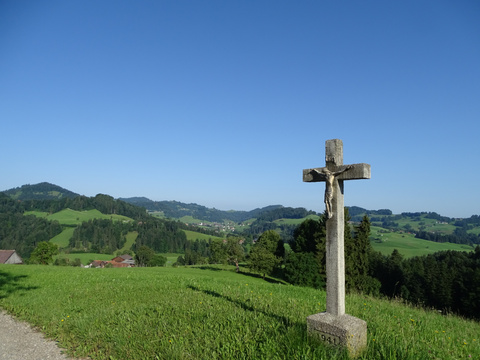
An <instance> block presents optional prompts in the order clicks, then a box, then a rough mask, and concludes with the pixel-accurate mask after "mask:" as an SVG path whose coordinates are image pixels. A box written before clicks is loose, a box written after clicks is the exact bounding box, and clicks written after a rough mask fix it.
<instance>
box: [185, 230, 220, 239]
mask: <svg viewBox="0 0 480 360" xmlns="http://www.w3.org/2000/svg"><path fill="white" fill-rule="evenodd" d="M183 231H184V232H185V234H186V235H187V240H190V241H195V240H197V239H199V240H206V241H208V240H209V239H212V240H222V239H223V238H222V237H218V236H212V235H207V234H203V233H199V232H196V231H190V230H183Z"/></svg>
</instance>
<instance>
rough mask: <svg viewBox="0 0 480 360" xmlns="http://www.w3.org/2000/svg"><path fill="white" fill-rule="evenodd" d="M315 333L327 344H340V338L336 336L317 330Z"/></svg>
mask: <svg viewBox="0 0 480 360" xmlns="http://www.w3.org/2000/svg"><path fill="white" fill-rule="evenodd" d="M315 335H316V336H317V337H318V339H319V340H321V341H322V342H324V343H326V344H328V345H334V346H336V345H340V338H339V337H338V336H335V335H332V334H328V333H326V332H323V331H318V330H317V331H316V332H315Z"/></svg>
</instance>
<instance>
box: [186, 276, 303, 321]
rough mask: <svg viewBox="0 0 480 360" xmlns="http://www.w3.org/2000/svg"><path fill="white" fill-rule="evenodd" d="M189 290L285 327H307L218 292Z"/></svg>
mask: <svg viewBox="0 0 480 360" xmlns="http://www.w3.org/2000/svg"><path fill="white" fill-rule="evenodd" d="M187 288H189V289H191V290H194V291H198V292H202V293H204V294H207V295H209V296H213V297H216V298H220V299H224V300H227V301H229V302H231V303H232V304H234V305H236V306H238V307H240V308H241V309H243V310H245V311H251V312H257V313H262V314H263V315H265V316H268V317H271V318H272V319H275V320H277V321H279V322H281V323H282V324H283V325H284V326H285V327H292V326H294V327H301V328H302V329H303V328H304V327H305V324H300V323H298V322H296V321H292V320H291V319H289V318H287V317H285V316H280V315H277V314H274V313H272V312H267V311H264V310H259V309H256V308H254V307H253V306H252V305H249V304H247V302H246V301H242V300H239V299H233V298H231V297H230V296H227V295H223V294H220V293H218V292H216V291H212V290H202V289H200V288H198V287H196V286H193V285H188V286H187ZM247 301H248V300H247ZM305 330H306V329H305Z"/></svg>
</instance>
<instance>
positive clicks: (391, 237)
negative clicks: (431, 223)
mask: <svg viewBox="0 0 480 360" xmlns="http://www.w3.org/2000/svg"><path fill="white" fill-rule="evenodd" d="M370 239H371V243H372V246H373V249H374V250H376V251H380V252H381V253H382V254H383V255H390V254H391V253H392V251H393V250H394V249H397V250H398V252H399V253H400V254H402V255H403V256H404V257H406V258H409V257H413V256H421V255H427V254H432V253H434V252H437V251H443V250H456V251H472V250H473V247H471V246H468V245H461V244H451V243H437V242H433V241H428V240H423V239H417V238H415V236H413V235H412V234H408V233H398V232H392V231H388V230H385V229H383V228H380V227H376V226H372V227H371V235H370Z"/></svg>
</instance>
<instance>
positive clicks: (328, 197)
mask: <svg viewBox="0 0 480 360" xmlns="http://www.w3.org/2000/svg"><path fill="white" fill-rule="evenodd" d="M351 168H353V166H352V165H348V166H347V167H346V168H345V169H343V170H340V171H335V172H332V171H330V170H328V169H327V168H322V169H321V171H318V170H317V169H315V171H316V172H317V173H318V174H320V175H322V176H324V177H325V198H324V202H325V208H326V210H327V218H328V219H330V218H331V217H332V216H333V214H332V199H333V181H334V180H335V176H338V175H340V174H341V173H344V172H345V171H347V170H349V169H351Z"/></svg>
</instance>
